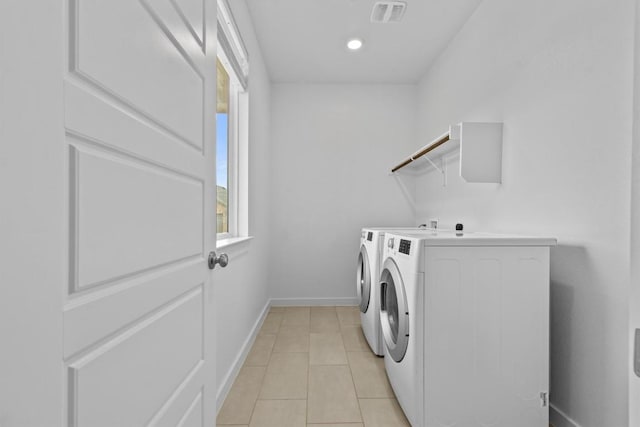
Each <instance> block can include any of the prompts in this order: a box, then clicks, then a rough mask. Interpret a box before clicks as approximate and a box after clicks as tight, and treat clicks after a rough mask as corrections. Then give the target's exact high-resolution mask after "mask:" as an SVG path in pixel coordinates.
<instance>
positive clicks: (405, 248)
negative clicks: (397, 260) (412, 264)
mask: <svg viewBox="0 0 640 427" xmlns="http://www.w3.org/2000/svg"><path fill="white" fill-rule="evenodd" d="M398 252H400V253H402V254H405V255H409V253H410V252H411V240H405V239H400V247H399V248H398Z"/></svg>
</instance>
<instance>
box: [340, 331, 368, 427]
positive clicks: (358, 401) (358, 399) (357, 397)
mask: <svg viewBox="0 0 640 427" xmlns="http://www.w3.org/2000/svg"><path fill="white" fill-rule="evenodd" d="M341 326H342V325H341ZM340 338H341V340H342V346H343V347H344V337H343V336H342V332H340ZM347 353H355V352H348V351H347V349H346V348H345V355H346V356H347V363H348V365H349V374H351V384H353V391H354V393H355V394H356V403H357V405H358V411H359V412H360V421H362V425H363V426H364V427H366V426H365V423H364V415H363V413H362V407H361V406H360V397H359V396H358V389H357V388H356V380H355V379H354V378H353V370H352V369H351V363H350V362H351V361H350V360H349V355H348V354H347ZM359 353H363V352H359Z"/></svg>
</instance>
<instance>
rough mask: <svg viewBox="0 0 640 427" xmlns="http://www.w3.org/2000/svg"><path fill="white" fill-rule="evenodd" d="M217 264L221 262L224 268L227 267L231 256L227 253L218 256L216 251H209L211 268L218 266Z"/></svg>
mask: <svg viewBox="0 0 640 427" xmlns="http://www.w3.org/2000/svg"><path fill="white" fill-rule="evenodd" d="M216 264H220V267H222V268H224V267H226V266H227V264H229V256H228V255H227V254H220V256H217V255H216V253H215V252H214V251H211V252H209V270H213V269H214V268H216Z"/></svg>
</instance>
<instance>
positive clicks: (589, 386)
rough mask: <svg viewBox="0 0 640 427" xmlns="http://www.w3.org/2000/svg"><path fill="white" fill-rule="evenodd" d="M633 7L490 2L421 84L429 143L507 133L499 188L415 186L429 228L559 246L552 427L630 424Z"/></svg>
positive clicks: (575, 1) (426, 179)
mask: <svg viewBox="0 0 640 427" xmlns="http://www.w3.org/2000/svg"><path fill="white" fill-rule="evenodd" d="M633 18H634V1H633V0H619V1H614V2H611V1H604V0H589V1H582V0H566V1H561V2H558V1H554V0H540V1H535V2H520V1H518V2H513V1H511V0H485V1H483V2H482V4H481V5H480V6H479V8H478V9H477V10H476V12H475V13H474V15H473V16H472V17H471V18H470V19H469V21H468V22H467V24H466V25H465V26H464V27H463V29H462V30H461V32H460V33H459V34H458V35H457V37H456V38H455V39H454V40H453V41H452V42H451V43H450V45H449V46H448V47H447V48H446V49H445V50H444V51H443V52H442V53H441V55H440V57H439V58H438V60H437V61H436V62H435V64H434V65H433V66H432V67H431V68H430V70H429V71H428V72H427V73H426V75H425V76H424V78H423V79H422V81H421V83H420V99H419V114H418V119H417V120H418V123H420V126H419V135H420V143H419V144H415V145H414V147H413V148H418V146H419V145H421V144H425V143H427V142H428V141H429V140H431V139H433V138H434V137H436V136H438V135H440V134H442V133H443V132H445V131H446V130H447V128H448V126H449V124H451V123H457V122H460V121H497V122H504V146H503V166H502V167H503V183H502V185H489V184H466V183H464V182H463V181H462V180H461V178H460V177H459V175H458V170H457V168H458V161H459V159H458V158H457V157H456V156H453V157H452V158H450V159H449V160H448V161H447V181H448V182H447V185H446V187H443V185H442V179H441V177H440V176H439V173H438V172H435V171H431V172H429V173H427V174H426V175H424V176H421V177H420V178H418V179H417V182H416V186H417V187H416V189H417V193H416V198H417V201H418V203H417V216H416V219H417V220H418V221H424V220H426V219H428V218H438V219H439V220H440V223H441V224H442V225H443V226H447V225H452V224H454V223H455V222H458V221H459V222H463V223H464V224H465V228H466V229H467V230H471V231H474V230H483V231H494V232H514V233H527V234H536V235H550V236H556V237H557V238H558V239H559V246H558V247H556V248H554V249H553V250H552V255H551V258H552V259H551V265H552V267H551V282H552V283H551V403H552V405H553V407H552V411H551V416H552V422H553V423H554V425H555V426H556V427H566V426H571V427H576V426H582V427H600V426H612V427H623V426H627V425H628V419H627V408H628V392H627V378H628V374H627V369H628V366H629V364H628V353H627V349H628V342H627V322H628V317H627V315H628V307H627V303H628V302H627V298H628V295H629V290H628V287H629V245H630V242H629V232H630V179H631V172H630V170H631V167H630V164H631V161H630V156H631V128H632V126H631V125H632V113H631V112H632V94H633V37H634V20H633Z"/></svg>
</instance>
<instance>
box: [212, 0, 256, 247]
mask: <svg viewBox="0 0 640 427" xmlns="http://www.w3.org/2000/svg"><path fill="white" fill-rule="evenodd" d="M216 76H217V86H216V89H217V91H216V224H217V226H216V232H217V237H218V240H224V239H227V238H233V237H240V236H246V235H247V234H248V230H247V224H246V222H247V220H246V218H247V215H246V212H247V206H246V205H247V203H246V202H247V194H246V193H247V191H246V181H247V172H246V169H247V159H246V152H247V150H246V147H247V145H248V141H247V127H248V119H247V117H246V116H247V115H248V105H247V100H248V94H247V90H246V89H247V78H248V59H247V54H246V50H245V48H244V45H243V43H242V39H241V38H240V34H239V33H238V30H237V28H236V26H235V24H234V21H233V16H232V15H231V11H230V9H229V7H228V5H227V3H226V1H225V0H218V58H217V61H216Z"/></svg>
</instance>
